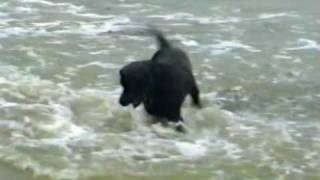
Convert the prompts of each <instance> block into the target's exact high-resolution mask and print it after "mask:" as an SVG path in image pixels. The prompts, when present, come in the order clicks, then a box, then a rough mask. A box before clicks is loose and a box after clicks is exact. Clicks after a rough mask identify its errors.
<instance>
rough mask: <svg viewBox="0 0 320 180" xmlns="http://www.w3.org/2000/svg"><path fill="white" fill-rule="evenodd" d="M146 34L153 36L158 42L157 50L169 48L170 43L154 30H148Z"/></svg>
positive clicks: (159, 32)
mask: <svg viewBox="0 0 320 180" xmlns="http://www.w3.org/2000/svg"><path fill="white" fill-rule="evenodd" d="M148 32H149V33H150V34H151V35H153V36H155V37H156V39H157V42H158V46H159V48H164V47H169V46H170V42H169V41H168V40H167V39H166V38H165V37H164V35H163V33H162V32H161V31H159V30H158V29H155V28H150V29H148Z"/></svg>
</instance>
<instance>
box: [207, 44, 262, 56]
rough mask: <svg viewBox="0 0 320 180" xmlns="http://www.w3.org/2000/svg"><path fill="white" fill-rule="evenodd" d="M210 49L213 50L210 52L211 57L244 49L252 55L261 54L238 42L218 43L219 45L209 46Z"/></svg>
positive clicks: (257, 50)
mask: <svg viewBox="0 0 320 180" xmlns="http://www.w3.org/2000/svg"><path fill="white" fill-rule="evenodd" d="M210 47H211V48H213V49H214V50H212V51H211V53H212V54H213V55H220V54H224V53H227V52H229V51H231V50H233V49H244V50H246V51H249V52H253V53H257V52H261V50H259V49H256V48H254V47H252V46H249V45H245V44H242V43H241V42H239V41H220V42H219V43H217V44H214V45H211V46H210Z"/></svg>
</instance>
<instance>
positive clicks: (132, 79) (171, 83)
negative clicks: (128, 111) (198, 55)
mask: <svg viewBox="0 0 320 180" xmlns="http://www.w3.org/2000/svg"><path fill="white" fill-rule="evenodd" d="M150 32H151V34H153V35H155V36H156V38H157V40H158V44H159V50H158V51H157V52H156V53H155V54H154V55H153V57H152V58H151V59H150V60H144V61H136V62H132V63H130V64H128V65H126V66H124V67H123V68H122V69H121V70H120V83H121V85H122V87H123V92H122V94H121V97H120V100H119V102H120V104H121V105H122V106H127V105H130V104H132V105H133V106H134V107H137V106H139V105H140V104H141V103H142V104H143V105H144V107H145V109H146V111H147V112H148V113H149V114H151V115H153V116H155V117H157V118H159V119H161V122H162V123H163V124H166V123H167V122H168V121H169V122H179V121H183V118H182V117H181V112H180V109H181V106H182V104H183V102H184V99H185V97H186V96H187V95H191V97H192V101H193V104H194V105H196V106H198V107H201V103H200V99H199V89H198V86H197V84H196V81H195V78H194V76H193V73H192V67H191V64H190V61H189V58H188V56H187V55H186V53H185V52H184V51H182V50H181V49H179V48H177V47H174V46H172V45H171V44H170V43H169V42H168V41H167V40H166V39H165V37H164V36H163V35H162V33H161V32H159V31H157V30H150ZM177 129H178V130H180V131H183V130H182V129H181V127H178V128H177Z"/></svg>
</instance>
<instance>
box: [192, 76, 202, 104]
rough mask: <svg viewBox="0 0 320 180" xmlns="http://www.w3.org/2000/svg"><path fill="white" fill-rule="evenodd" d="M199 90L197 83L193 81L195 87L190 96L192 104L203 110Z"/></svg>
mask: <svg viewBox="0 0 320 180" xmlns="http://www.w3.org/2000/svg"><path fill="white" fill-rule="evenodd" d="M199 93H200V92H199V88H198V86H197V84H196V82H195V81H194V80H193V85H192V88H191V92H190V95H191V97H192V102H193V104H194V105H196V106H198V107H199V108H201V106H202V105H201V102H200V97H199Z"/></svg>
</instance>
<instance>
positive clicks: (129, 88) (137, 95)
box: [119, 61, 151, 107]
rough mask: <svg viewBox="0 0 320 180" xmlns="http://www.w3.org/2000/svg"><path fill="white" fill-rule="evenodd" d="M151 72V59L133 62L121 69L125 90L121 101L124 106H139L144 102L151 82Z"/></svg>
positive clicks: (121, 80) (121, 79) (121, 78)
mask: <svg viewBox="0 0 320 180" xmlns="http://www.w3.org/2000/svg"><path fill="white" fill-rule="evenodd" d="M150 72H151V71H150V62H149V61H137V62H132V63H130V64H128V65H126V66H125V67H123V68H122V69H121V70H120V84H121V86H122V87H123V92H122V94H121V97H120V100H119V103H120V104H121V105H122V106H128V105H130V104H132V105H133V107H137V106H139V105H140V104H141V103H142V102H143V100H144V98H145V95H146V92H147V89H148V88H149V86H150V82H151V74H150Z"/></svg>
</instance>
